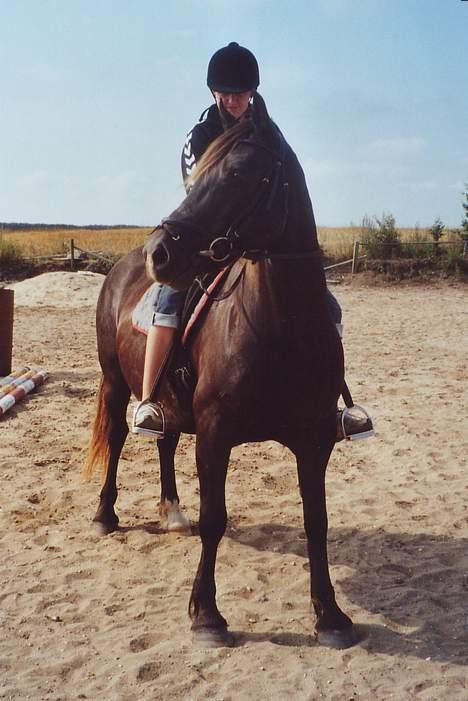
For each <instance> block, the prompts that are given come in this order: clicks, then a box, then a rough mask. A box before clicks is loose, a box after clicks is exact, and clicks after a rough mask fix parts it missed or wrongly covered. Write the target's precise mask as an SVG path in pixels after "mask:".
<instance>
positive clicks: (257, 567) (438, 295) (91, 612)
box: [0, 273, 468, 701]
mask: <svg viewBox="0 0 468 701" xmlns="http://www.w3.org/2000/svg"><path fill="white" fill-rule="evenodd" d="M70 275H71V276H72V277H71V278H70V277H69V276H70ZM56 276H59V277H56ZM101 281H102V276H96V275H93V274H88V275H85V274H82V273H79V274H71V273H49V274H47V275H43V276H40V277H38V278H34V279H30V280H27V281H24V282H22V283H18V284H17V285H16V313H15V329H14V361H13V366H14V368H15V369H20V368H21V367H23V366H25V365H31V366H34V367H43V368H45V369H46V370H48V371H49V372H50V378H49V380H48V381H47V382H46V384H45V385H44V386H43V387H41V388H40V389H39V390H38V391H37V392H35V393H33V394H31V395H29V396H28V397H26V398H25V399H24V400H23V401H22V402H21V403H20V404H18V405H17V406H15V407H13V408H12V409H11V410H10V411H9V412H8V413H7V414H6V415H5V416H4V417H3V418H2V419H0V435H1V444H0V475H1V478H2V497H1V500H0V505H1V511H0V518H1V536H0V538H1V554H2V556H1V560H0V570H1V579H2V585H1V591H0V600H1V608H0V617H1V621H2V636H1V640H0V670H1V675H0V698H1V699H7V700H9V699H11V700H12V701H17V700H20V699H21V700H23V699H32V700H33V701H42V700H44V701H59V700H60V701H75V699H76V700H78V699H88V700H89V701H96V699H107V700H109V701H114V700H115V701H136V700H137V699H138V700H143V701H159V700H160V699H161V700H164V701H176V700H182V699H183V700H184V701H190V700H193V701H199V700H200V701H201V700H205V699H213V700H217V701H221V699H224V701H238V700H240V699H242V700H244V699H245V700H248V701H250V700H254V699H255V700H256V701H257V700H261V701H270V700H273V701H306V700H308V701H315V700H316V699H327V700H329V701H355V700H358V699H362V700H366V701H387V700H388V699H395V700H396V701H415V700H416V701H441V700H447V701H466V700H467V699H468V683H467V682H468V667H467V662H468V606H467V601H468V511H467V508H468V507H467V504H468V500H467V489H468V487H467V455H468V430H467V424H466V411H467V406H468V396H467V379H468V370H467V357H468V340H467V334H466V332H467V328H468V295H467V292H466V287H463V286H462V285H459V284H455V283H449V282H444V283H435V284H434V285H433V286H428V285H424V286H423V285H421V286H415V285H404V284H400V285H395V286H380V287H368V286H364V285H363V284H362V282H359V281H353V283H352V284H350V283H345V284H341V285H335V286H333V285H332V289H333V290H334V291H335V292H336V294H337V296H338V298H339V300H340V302H341V304H342V306H343V311H344V321H345V338H344V345H345V352H346V360H347V377H348V380H349V384H350V387H351V389H352V391H353V394H354V396H355V399H356V401H358V403H363V404H365V405H366V406H367V407H368V408H369V410H370V411H371V413H372V416H373V418H374V420H375V423H376V428H377V430H378V437H377V438H374V439H370V440H367V441H361V442H356V443H353V444H350V443H346V444H345V445H344V444H339V445H338V446H337V447H336V449H335V451H334V453H333V455H332V458H331V461H330V463H329V468H328V479H327V485H328V514H329V525H330V531H329V544H330V548H329V550H330V564H331V575H332V580H333V582H334V584H335V588H336V594H337V599H338V601H339V603H340V605H341V606H342V608H343V609H344V610H345V611H346V612H347V613H348V614H349V615H351V617H352V618H353V620H354V621H355V623H356V624H358V626H359V630H360V631H361V633H362V634H363V636H364V639H363V641H362V642H361V643H360V644H359V645H358V646H356V647H354V648H351V649H348V650H341V651H340V650H338V651H337V650H329V649H326V648H323V647H320V646H318V645H317V644H316V643H315V641H314V639H313V636H312V632H313V618H312V614H311V611H310V606H309V595H308V592H309V581H308V578H309V575H308V566H307V559H306V548H305V536H304V534H303V530H302V510H301V503H300V497H299V492H298V487H297V480H296V472H295V465H294V461H293V458H292V455H291V454H290V453H289V452H288V451H287V450H286V449H284V448H283V447H282V446H279V445H277V444H274V443H264V444H251V445H244V446H240V447H238V448H236V449H235V450H234V451H233V455H232V460H231V464H230V471H229V476H228V487H227V497H228V509H229V524H228V530H227V532H226V536H225V538H224V539H223V541H222V543H221V547H220V551H219V557H218V568H217V584H218V604H219V608H220V610H221V612H222V613H223V615H224V616H225V617H226V618H227V620H228V622H229V625H230V630H231V631H233V632H234V633H236V634H237V638H238V645H237V646H236V647H234V648H220V649H214V650H213V649H208V650H207V649H202V648H200V647H197V646H194V645H192V642H191V636H190V623H189V619H188V615H187V606H188V599H189V594H190V589H191V584H192V580H193V577H194V574H195V570H196V566H197V563H198V558H199V539H198V537H197V536H187V537H182V536H175V535H167V534H165V533H164V532H162V530H161V528H160V526H159V521H158V501H159V477H158V465H157V460H156V458H155V449H154V444H153V441H152V440H151V439H149V438H147V437H144V436H141V437H137V436H133V435H130V436H129V438H128V440H127V443H126V446H125V449H124V453H123V458H122V460H121V463H120V472H119V480H118V483H119V488H120V492H119V498H118V501H117V513H118V514H119V517H120V524H121V529H120V530H119V531H118V532H116V533H114V534H112V535H110V536H107V537H104V538H102V539H99V538H98V537H97V536H96V535H95V534H94V533H93V531H92V529H91V519H92V517H93V515H94V512H95V509H96V506H97V499H98V492H99V489H100V476H99V475H96V477H95V479H94V480H93V481H92V482H91V483H85V482H83V479H82V476H81V468H82V464H83V452H84V449H85V446H86V444H87V441H88V437H89V423H90V421H91V419H92V416H93V410H94V395H95V392H96V389H97V385H98V380H99V367H98V363H97V358H96V343H95V333H94V305H95V300H96V296H97V293H98V290H99V286H100V284H101ZM177 478H178V488H179V494H180V498H181V504H182V506H183V508H184V510H185V512H186V513H187V515H188V516H189V518H190V519H191V521H192V522H194V523H196V521H197V509H198V496H197V479H196V475H195V464H194V440H193V438H192V437H185V438H184V439H183V440H182V442H181V447H180V448H179V451H178V456H177Z"/></svg>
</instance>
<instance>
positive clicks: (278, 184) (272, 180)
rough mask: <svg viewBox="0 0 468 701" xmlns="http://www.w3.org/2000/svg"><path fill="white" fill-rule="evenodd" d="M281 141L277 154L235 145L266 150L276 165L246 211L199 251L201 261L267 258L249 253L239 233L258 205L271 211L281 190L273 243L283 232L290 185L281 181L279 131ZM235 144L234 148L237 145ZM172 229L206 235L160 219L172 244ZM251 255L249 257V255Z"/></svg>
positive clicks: (188, 224)
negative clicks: (276, 227) (188, 230)
mask: <svg viewBox="0 0 468 701" xmlns="http://www.w3.org/2000/svg"><path fill="white" fill-rule="evenodd" d="M278 134H279V137H280V148H279V152H278V153H277V152H276V151H274V150H273V149H270V148H269V147H268V146H265V145H264V144H261V143H259V142H255V141H247V140H246V139H244V140H241V141H238V142H237V144H241V143H248V144H249V145H250V146H255V147H257V148H261V149H264V150H266V151H267V152H268V153H270V154H271V155H273V157H274V159H275V163H274V165H273V169H272V171H271V172H270V174H269V175H266V176H264V177H263V178H262V179H261V181H260V183H259V184H258V187H257V191H256V193H255V194H254V197H253V199H252V201H251V202H250V203H249V204H248V205H247V206H246V207H245V209H244V210H243V211H242V212H241V213H240V214H239V216H238V217H237V219H235V221H234V222H233V223H232V224H231V225H230V226H229V227H228V229H227V231H226V233H225V234H222V235H218V236H215V237H214V238H213V240H212V241H211V244H210V246H209V248H208V249H206V250H203V251H198V254H197V255H199V256H203V257H204V258H209V259H210V260H211V261H213V262H214V263H225V262H227V261H228V260H232V259H233V258H240V257H242V256H246V257H251V256H252V257H253V256H254V255H255V254H263V255H261V257H267V255H266V254H267V253H268V252H267V251H257V250H255V251H254V250H249V248H248V246H247V245H246V244H245V242H243V241H242V237H241V235H240V234H239V229H240V228H241V227H242V226H244V225H245V224H246V223H247V222H248V221H249V219H250V218H251V217H252V216H253V215H254V214H255V213H256V212H257V211H258V210H259V209H260V207H261V205H262V204H263V203H264V202H265V211H267V212H268V211H269V210H271V208H272V207H273V204H274V202H275V199H276V196H277V194H278V191H279V190H280V189H281V190H282V192H283V197H284V208H283V216H282V218H281V222H280V225H279V227H278V231H277V233H276V235H275V236H274V237H273V239H272V240H274V241H277V240H279V239H281V237H282V235H283V233H284V230H285V228H286V222H287V219H288V188H289V183H288V182H287V181H286V180H285V179H284V178H283V177H282V174H283V167H284V160H285V155H286V142H285V140H284V137H283V135H282V134H281V132H280V131H279V130H278ZM237 144H236V145H237ZM173 226H174V228H177V227H181V226H185V227H186V228H189V229H193V230H194V231H196V232H197V233H200V234H204V233H205V231H204V230H202V229H201V228H200V227H199V226H197V225H196V224H192V223H191V222H184V223H183V224H181V222H178V221H177V220H175V219H163V221H162V222H161V224H160V225H159V228H162V229H163V230H164V231H165V232H166V233H167V234H168V235H169V236H170V237H171V239H172V240H173V241H179V240H180V234H175V233H174V231H173V230H172V227H173ZM249 254H251V256H250V255H249Z"/></svg>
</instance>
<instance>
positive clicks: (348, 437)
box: [341, 404, 375, 441]
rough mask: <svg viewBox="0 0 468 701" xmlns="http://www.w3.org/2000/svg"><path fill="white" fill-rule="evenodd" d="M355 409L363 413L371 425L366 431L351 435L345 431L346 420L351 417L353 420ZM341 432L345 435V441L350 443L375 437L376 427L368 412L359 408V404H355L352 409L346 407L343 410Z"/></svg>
mask: <svg viewBox="0 0 468 701" xmlns="http://www.w3.org/2000/svg"><path fill="white" fill-rule="evenodd" d="M353 409H358V410H359V411H361V412H362V413H363V414H364V416H365V417H366V419H367V421H368V423H369V428H368V429H367V430H365V431H359V432H358V433H350V434H349V435H348V434H347V433H346V429H345V418H346V417H347V416H348V415H350V416H351V418H352V410H353ZM341 431H342V434H343V440H348V441H359V440H361V439H363V438H371V437H372V436H375V431H374V425H373V423H372V419H371V417H370V416H369V414H368V412H367V411H366V410H365V409H364V407H362V406H359V404H353V406H351V407H345V408H344V409H342V410H341Z"/></svg>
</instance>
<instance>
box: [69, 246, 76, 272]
mask: <svg viewBox="0 0 468 701" xmlns="http://www.w3.org/2000/svg"><path fill="white" fill-rule="evenodd" d="M70 270H71V271H74V270H75V241H74V239H70Z"/></svg>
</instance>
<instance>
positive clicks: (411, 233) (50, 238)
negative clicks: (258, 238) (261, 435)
mask: <svg viewBox="0 0 468 701" xmlns="http://www.w3.org/2000/svg"><path fill="white" fill-rule="evenodd" d="M150 231H151V227H135V228H115V229H87V228H82V229H65V228H57V229H55V228H54V229H37V230H4V231H3V232H2V231H0V243H1V242H2V241H3V242H5V243H10V244H13V245H14V246H15V248H17V249H18V252H19V254H20V255H22V256H26V257H33V256H46V255H57V254H61V253H66V252H67V251H68V250H69V248H70V239H72V238H73V240H74V242H75V245H76V246H78V247H79V248H82V249H84V250H87V251H98V252H102V253H108V254H114V255H121V254H123V253H127V252H128V251H130V250H131V249H132V248H135V247H136V246H139V245H141V243H142V242H143V241H144V240H145V237H146V236H147V235H148V234H149V232H150ZM399 232H400V235H401V238H402V240H403V241H411V240H413V239H414V238H417V237H420V238H424V239H427V240H430V238H431V237H430V231H429V229H414V228H413V229H411V228H405V229H399ZM361 235H362V229H361V227H359V226H349V227H318V236H319V242H320V245H321V246H322V248H323V250H324V252H325V254H326V255H327V256H328V257H329V258H331V259H333V260H337V261H338V260H346V259H347V258H351V257H352V252H353V243H354V241H358V240H359V239H360V237H361ZM449 235H450V234H446V236H449Z"/></svg>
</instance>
